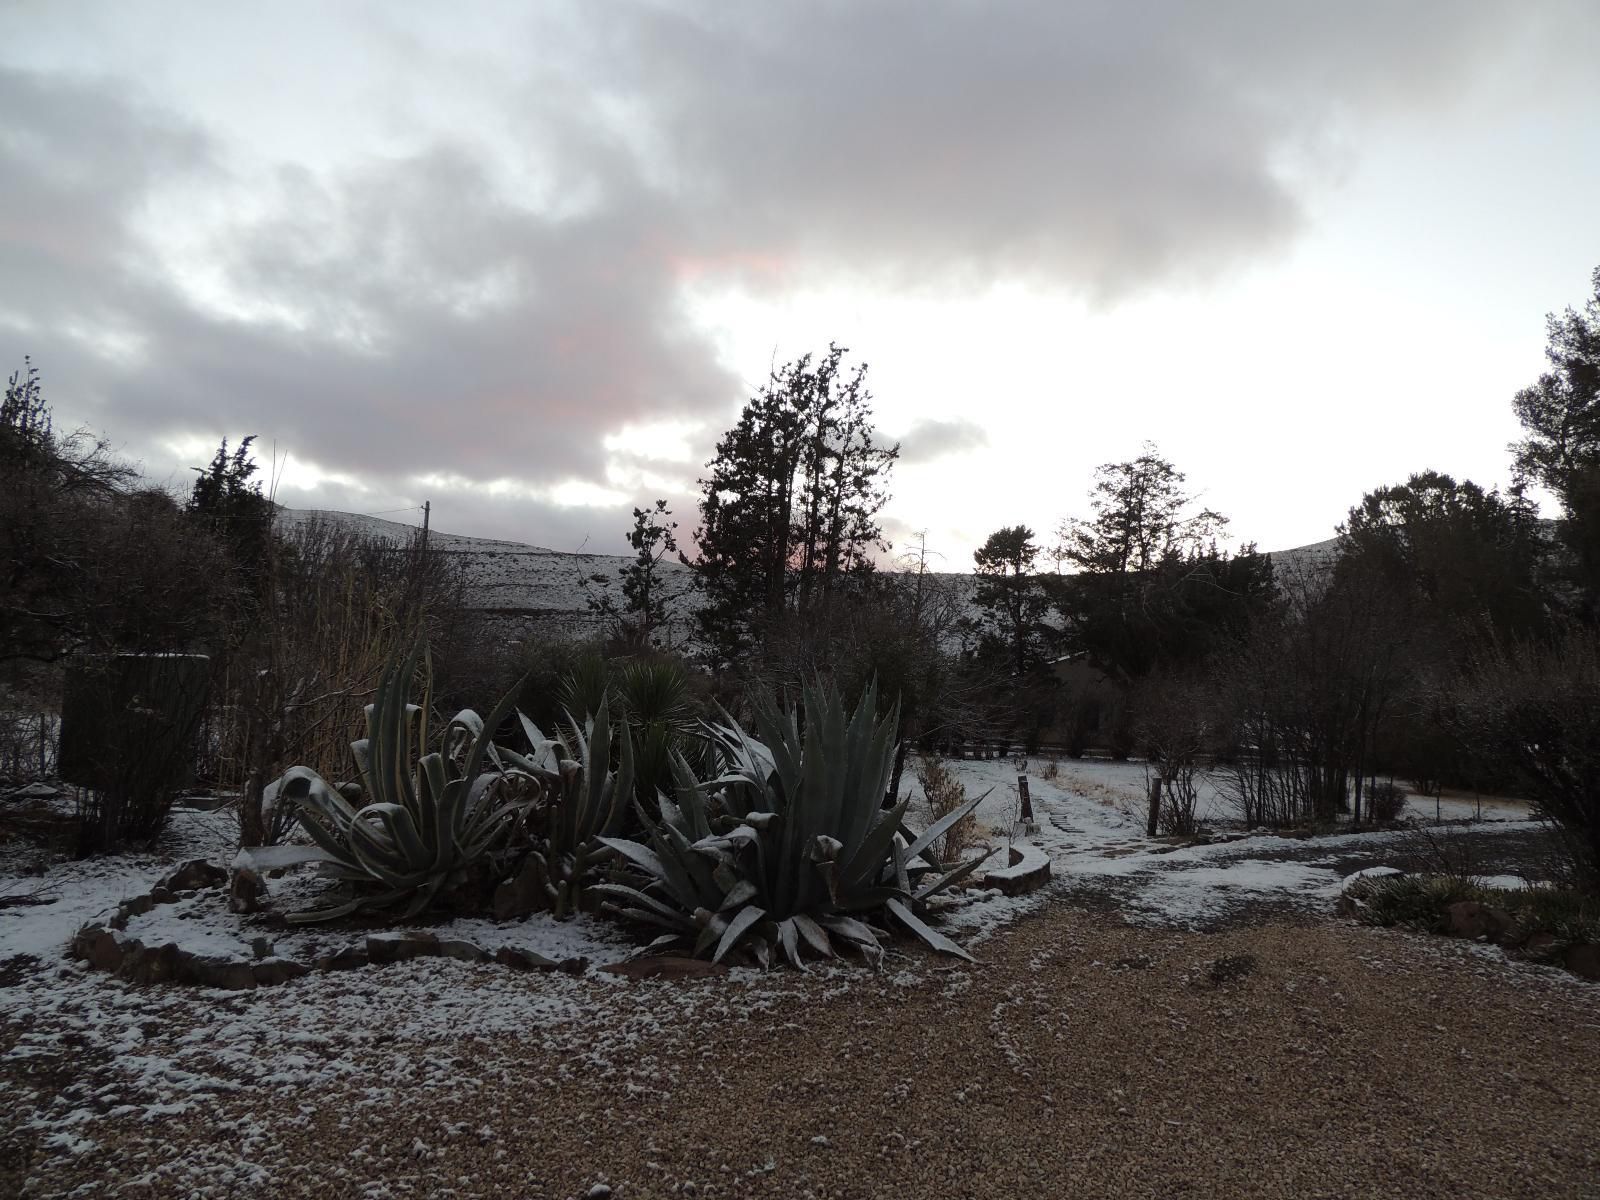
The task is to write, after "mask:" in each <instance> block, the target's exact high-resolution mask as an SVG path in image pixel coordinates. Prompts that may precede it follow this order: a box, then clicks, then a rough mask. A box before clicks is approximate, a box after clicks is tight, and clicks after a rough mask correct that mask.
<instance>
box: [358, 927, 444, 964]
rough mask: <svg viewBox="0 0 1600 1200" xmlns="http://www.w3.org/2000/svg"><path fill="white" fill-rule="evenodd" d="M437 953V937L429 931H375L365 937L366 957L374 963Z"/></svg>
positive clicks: (403, 959)
mask: <svg viewBox="0 0 1600 1200" xmlns="http://www.w3.org/2000/svg"><path fill="white" fill-rule="evenodd" d="M438 953H439V939H438V938H437V937H436V936H435V935H433V934H431V933H375V934H373V935H372V936H371V937H369V938H367V958H368V959H369V960H371V961H372V962H374V963H397V962H405V961H406V960H407V959H412V958H432V957H434V956H435V955H437V954H438Z"/></svg>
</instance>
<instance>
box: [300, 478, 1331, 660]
mask: <svg viewBox="0 0 1600 1200" xmlns="http://www.w3.org/2000/svg"><path fill="white" fill-rule="evenodd" d="M318 521H320V522H326V523H328V524H331V525H334V526H336V527H338V528H340V529H348V530H352V531H354V532H357V533H359V534H361V535H362V536H364V537H369V538H373V539H376V540H379V541H383V542H387V543H389V544H391V545H395V546H401V545H404V544H405V543H406V542H407V541H408V540H409V539H410V538H411V537H412V536H414V535H415V534H416V532H417V527H416V526H414V525H406V524H402V523H401V522H399V521H386V520H384V519H383V518H381V517H368V516H362V515H360V514H357V513H344V512H336V511H334V510H331V509H293V508H284V509H279V511H278V523H279V526H280V527H283V528H292V527H294V526H296V525H302V524H307V523H310V522H318ZM428 536H429V540H430V542H431V543H432V545H433V546H434V547H435V548H437V549H439V550H441V551H443V552H444V553H446V554H449V555H451V556H452V557H454V558H455V559H456V562H457V565H458V566H459V567H460V569H461V572H462V575H463V577H464V578H465V580H466V583H467V594H468V604H469V605H470V606H471V608H473V609H474V610H476V611H479V612H481V613H483V614H484V615H485V616H489V617H493V618H495V619H496V625H497V627H499V628H501V630H502V632H503V636H505V637H507V638H516V637H521V636H526V634H527V633H529V632H532V631H533V630H534V629H539V630H542V631H545V632H555V633H560V634H564V635H572V636H585V635H588V634H591V633H594V632H596V631H598V629H599V627H600V626H599V622H598V621H597V619H596V618H595V617H594V616H593V615H592V614H591V613H590V611H589V597H590V596H591V595H595V596H598V595H601V594H610V595H612V596H613V597H614V598H615V599H616V600H617V601H618V602H619V604H620V602H621V599H622V594H621V585H620V583H619V580H618V571H619V570H620V569H621V568H622V567H623V566H625V565H627V563H628V562H629V561H631V560H630V559H629V558H628V556H626V555H621V554H571V553H567V552H565V551H561V550H549V549H546V548H544V547H542V546H529V545H526V544H525V543H522V542H508V541H499V540H496V539H493V538H475V537H466V536H464V535H462V534H455V533H445V532H443V531H440V530H431V531H430V532H429V535H428ZM1338 544H1339V543H1338V539H1337V538H1328V539H1327V540H1325V541H1321V542H1313V543H1311V544H1310V545H1307V546H1295V547H1292V548H1290V549H1288V550H1278V551H1273V552H1272V560H1273V564H1274V566H1275V567H1276V568H1277V570H1278V571H1279V572H1280V573H1283V574H1289V573H1293V574H1300V573H1306V574H1309V575H1313V576H1314V575H1317V574H1320V573H1322V572H1325V571H1327V570H1329V569H1330V568H1331V567H1332V565H1333V562H1334V560H1335V558H1336V557H1337V556H1338ZM661 571H662V573H663V576H664V577H665V579H666V580H667V581H668V586H669V588H672V589H673V590H678V589H679V588H681V589H682V590H683V591H684V592H685V593H688V590H689V582H690V572H689V569H688V568H687V567H685V566H683V565H682V564H681V563H677V562H663V563H662V564H661ZM595 576H599V579H595V578H594V577H595ZM586 580H587V581H588V582H587V585H586V586H587V589H588V590H585V582H584V581H586ZM928 581H929V584H930V586H933V587H937V588H941V589H948V590H949V591H950V592H951V593H952V594H953V595H954V596H955V598H956V600H957V603H959V604H960V605H961V607H962V608H963V609H964V610H965V611H966V614H967V615H969V616H977V614H978V609H977V603H976V598H975V593H976V590H977V578H976V576H974V575H972V574H971V573H962V572H955V571H940V572H929V575H928ZM691 603H692V597H691ZM681 620H682V623H683V626H684V628H682V629H680V631H679V635H678V636H680V637H687V632H688V631H687V628H686V627H687V623H688V610H687V608H686V610H685V612H684V615H683V617H682V618H681Z"/></svg>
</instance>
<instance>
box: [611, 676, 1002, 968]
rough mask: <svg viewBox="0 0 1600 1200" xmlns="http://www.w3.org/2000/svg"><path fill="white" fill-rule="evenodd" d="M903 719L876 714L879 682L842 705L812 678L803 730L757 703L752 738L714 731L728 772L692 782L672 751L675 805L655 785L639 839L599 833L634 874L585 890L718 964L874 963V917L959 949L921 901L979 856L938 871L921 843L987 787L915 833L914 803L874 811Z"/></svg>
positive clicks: (733, 729) (878, 946)
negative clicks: (843, 955)
mask: <svg viewBox="0 0 1600 1200" xmlns="http://www.w3.org/2000/svg"><path fill="white" fill-rule="evenodd" d="M898 717H899V713H898V706H895V707H894V708H891V709H890V711H889V712H888V713H887V714H885V715H884V716H882V717H880V716H879V715H878V703H877V693H876V688H874V687H868V688H867V689H866V691H865V693H864V694H863V696H862V699H861V702H860V703H859V704H858V705H857V706H856V708H855V711H854V712H853V713H852V712H847V711H846V707H845V704H844V702H843V700H842V698H841V697H840V695H839V693H838V691H837V689H836V688H833V687H831V686H830V687H826V688H825V687H823V686H821V685H814V686H811V687H808V688H807V689H806V690H805V696H804V733H802V732H801V721H800V718H799V714H797V713H796V712H794V711H792V710H791V711H788V712H782V711H780V710H779V709H778V707H777V706H776V705H774V704H772V703H770V702H764V703H761V704H759V705H758V706H757V709H756V726H757V731H758V732H759V733H760V734H761V740H757V739H756V738H752V737H751V736H750V735H748V734H747V733H746V732H745V731H744V730H743V729H742V728H741V727H740V726H739V725H738V723H737V722H734V721H732V720H731V719H729V720H728V721H727V723H726V724H722V725H718V726H715V727H713V729H712V736H713V738H714V740H715V741H716V743H717V745H718V747H719V748H720V750H721V752H722V757H723V760H724V764H725V769H724V771H723V773H722V774H721V775H720V776H718V777H717V778H715V779H713V780H710V781H708V782H702V781H699V780H697V779H696V778H695V777H694V773H693V771H692V770H691V769H690V767H689V765H688V764H687V762H685V761H684V760H683V758H682V756H678V757H677V758H676V759H675V760H674V762H675V771H676V775H677V780H678V788H677V802H676V803H674V802H673V801H671V800H669V799H667V798H666V797H665V796H661V797H659V798H658V801H657V809H658V815H657V816H656V817H654V818H652V817H650V816H649V815H648V814H645V813H642V814H641V816H642V817H643V819H644V822H645V826H646V831H647V836H648V844H646V843H641V842H636V841H628V840H624V839H620V838H612V837H603V838H601V839H600V840H601V842H602V843H603V844H604V845H606V846H608V847H609V848H610V849H612V850H614V851H615V852H616V853H617V854H618V855H619V856H620V857H621V858H623V859H624V860H625V861H626V862H627V863H628V864H629V865H630V867H631V869H632V871H633V873H634V875H635V878H634V880H633V881H632V882H630V883H618V882H613V883H601V884H597V885H595V886H594V888H593V890H594V891H595V892H596V893H597V894H600V895H602V896H604V897H605V898H606V908H607V909H608V911H611V912H614V913H616V914H618V915H621V916H625V917H628V918H631V919H634V920H638V921H642V922H645V923H647V924H651V925H655V926H657V927H660V928H663V929H665V930H666V931H667V932H666V933H665V934H664V935H663V936H662V937H660V938H658V939H657V940H656V942H655V943H653V944H652V948H658V947H665V946H667V945H674V944H677V945H686V946H687V947H688V948H689V949H690V950H691V952H692V953H694V954H696V955H707V954H709V955H710V956H711V957H712V958H713V959H715V960H721V959H723V958H724V957H726V956H727V955H728V954H730V953H732V952H734V951H735V950H743V951H747V952H748V953H749V954H750V955H751V957H753V958H754V959H755V961H756V962H758V963H760V964H762V965H767V964H768V963H770V962H771V961H772V959H773V958H774V957H775V956H776V955H777V954H779V953H781V954H782V955H783V956H784V957H785V958H787V959H788V960H789V961H790V962H791V963H793V964H794V965H795V966H797V967H800V968H802V969H804V952H805V951H809V952H811V953H812V954H814V955H817V956H822V957H831V956H833V955H834V953H835V949H836V945H842V946H846V947H851V948H854V949H856V950H858V951H859V952H860V953H862V954H863V955H865V956H866V957H867V958H868V959H870V960H872V961H878V960H879V959H881V957H882V953H883V946H882V942H881V940H880V939H881V927H880V926H874V925H873V924H871V923H870V922H871V921H873V920H874V919H876V920H878V921H880V922H883V923H887V922H888V921H891V920H892V921H894V922H896V923H898V924H900V925H902V926H904V927H905V928H906V929H908V930H910V931H911V932H912V933H914V934H916V935H917V936H918V937H920V938H921V939H922V940H923V941H925V942H926V943H928V945H930V946H932V947H933V948H934V949H936V950H940V951H942V952H944V953H947V954H955V955H959V956H960V957H963V958H970V956H969V955H968V954H967V953H966V951H964V950H962V949H961V947H959V946H958V945H956V944H955V943H954V942H953V941H951V940H950V939H949V938H947V937H945V936H944V935H943V934H941V933H939V932H937V931H936V930H934V929H933V928H931V927H930V926H929V925H928V924H927V923H926V922H925V921H924V920H923V919H922V916H921V915H920V912H919V909H920V908H921V906H922V905H923V903H924V901H926V900H927V899H928V898H929V897H930V896H932V895H934V894H935V893H936V892H938V891H940V890H941V889H943V888H946V887H949V886H951V885H952V884H954V883H957V882H959V881H960V880H961V879H963V878H964V877H965V876H967V875H968V874H970V873H971V872H972V871H974V870H976V869H977V867H978V865H979V864H980V863H981V862H982V859H975V860H971V861H968V862H964V863H961V864H959V865H956V866H954V867H951V868H947V867H946V866H945V865H944V864H940V863H937V862H935V861H934V860H933V858H932V856H931V854H930V853H929V847H930V846H931V845H932V844H933V843H934V842H935V841H936V839H937V838H939V837H940V836H941V835H942V834H943V833H944V832H945V830H946V829H948V828H949V827H950V825H952V824H954V823H955V822H956V821H959V820H960V819H961V818H962V817H963V816H965V815H966V814H967V813H969V812H971V811H972V810H973V809H974V808H976V807H977V805H978V804H979V803H980V802H981V801H982V799H983V797H982V796H977V797H974V798H973V799H972V800H970V801H968V802H967V803H966V804H964V805H962V806H960V807H959V808H957V809H955V810H954V811H952V812H950V813H948V814H947V815H946V816H945V817H943V818H941V819H940V820H939V821H937V822H936V823H935V824H933V825H932V826H930V827H929V828H928V830H927V831H925V832H924V833H922V834H920V835H919V834H915V833H913V832H912V831H911V830H909V829H907V828H906V827H905V824H904V818H905V813H906V808H907V805H908V804H909V798H908V799H907V800H902V801H901V802H900V803H898V804H896V805H895V806H894V807H893V808H890V809H887V810H886V809H884V808H883V798H884V796H885V794H886V792H887V789H888V785H889V779H890V775H891V771H892V769H893V765H894V750H895V733H896V727H897V724H898ZM930 876H931V878H930Z"/></svg>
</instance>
